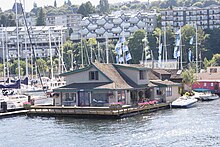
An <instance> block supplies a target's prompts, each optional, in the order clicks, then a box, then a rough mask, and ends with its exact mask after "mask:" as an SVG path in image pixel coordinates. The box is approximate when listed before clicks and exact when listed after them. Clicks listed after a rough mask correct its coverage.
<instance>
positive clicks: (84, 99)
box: [78, 91, 90, 106]
mask: <svg viewBox="0 0 220 147" xmlns="http://www.w3.org/2000/svg"><path fill="white" fill-rule="evenodd" d="M78 102H79V106H90V92H85V91H83V92H79V100H78Z"/></svg>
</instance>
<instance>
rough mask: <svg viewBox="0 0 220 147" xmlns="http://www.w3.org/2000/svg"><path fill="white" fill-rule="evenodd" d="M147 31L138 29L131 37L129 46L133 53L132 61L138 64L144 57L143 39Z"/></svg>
mask: <svg viewBox="0 0 220 147" xmlns="http://www.w3.org/2000/svg"><path fill="white" fill-rule="evenodd" d="M145 34H146V32H145V31H144V30H138V31H136V32H135V33H134V34H133V35H132V36H131V37H130V38H129V42H128V48H129V49H130V52H131V55H132V63H136V64H138V63H139V61H140V60H141V59H142V52H143V41H142V40H143V39H144V37H145Z"/></svg>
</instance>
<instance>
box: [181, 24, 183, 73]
mask: <svg viewBox="0 0 220 147" xmlns="http://www.w3.org/2000/svg"><path fill="white" fill-rule="evenodd" d="M181 30H182V29H181V27H180V59H181V60H180V69H183V48H182V33H181Z"/></svg>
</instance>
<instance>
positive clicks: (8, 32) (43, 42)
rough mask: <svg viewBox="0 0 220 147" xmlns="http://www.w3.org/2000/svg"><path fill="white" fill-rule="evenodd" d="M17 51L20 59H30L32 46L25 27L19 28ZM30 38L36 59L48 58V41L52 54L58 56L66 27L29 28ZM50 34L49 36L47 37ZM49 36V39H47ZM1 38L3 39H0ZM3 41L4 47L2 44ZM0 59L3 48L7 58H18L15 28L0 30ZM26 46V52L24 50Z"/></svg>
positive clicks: (65, 35) (64, 38) (64, 37)
mask: <svg viewBox="0 0 220 147" xmlns="http://www.w3.org/2000/svg"><path fill="white" fill-rule="evenodd" d="M18 29H19V35H18V36H19V38H18V41H19V49H20V57H21V58H26V56H27V57H28V58H30V57H31V56H32V45H31V43H30V39H29V37H28V34H27V31H26V28H25V27H19V28H18ZM29 30H30V37H31V40H32V43H33V44H34V49H35V56H36V57H48V56H50V41H49V40H51V49H52V54H53V56H54V55H58V51H59V49H60V48H61V44H62V43H63V42H64V41H65V40H66V37H67V34H66V30H67V28H66V27H63V26H33V27H30V28H29ZM49 34H50V35H49ZM49 36H50V38H49ZM2 38H3V39H2ZM2 41H4V47H3V42H2ZM0 42H1V47H0V49H1V50H0V51H1V52H0V57H1V58H2V57H3V48H4V50H5V54H6V56H8V58H9V59H10V58H17V57H18V48H17V29H16V27H2V28H0ZM25 44H26V46H27V50H26V48H25Z"/></svg>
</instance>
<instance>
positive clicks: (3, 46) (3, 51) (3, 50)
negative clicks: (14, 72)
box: [2, 25, 6, 84]
mask: <svg viewBox="0 0 220 147" xmlns="http://www.w3.org/2000/svg"><path fill="white" fill-rule="evenodd" d="M3 29H4V27H3V25H2V53H3V75H4V84H5V75H6V74H5V42H4V41H5V40H4V30H3Z"/></svg>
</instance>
